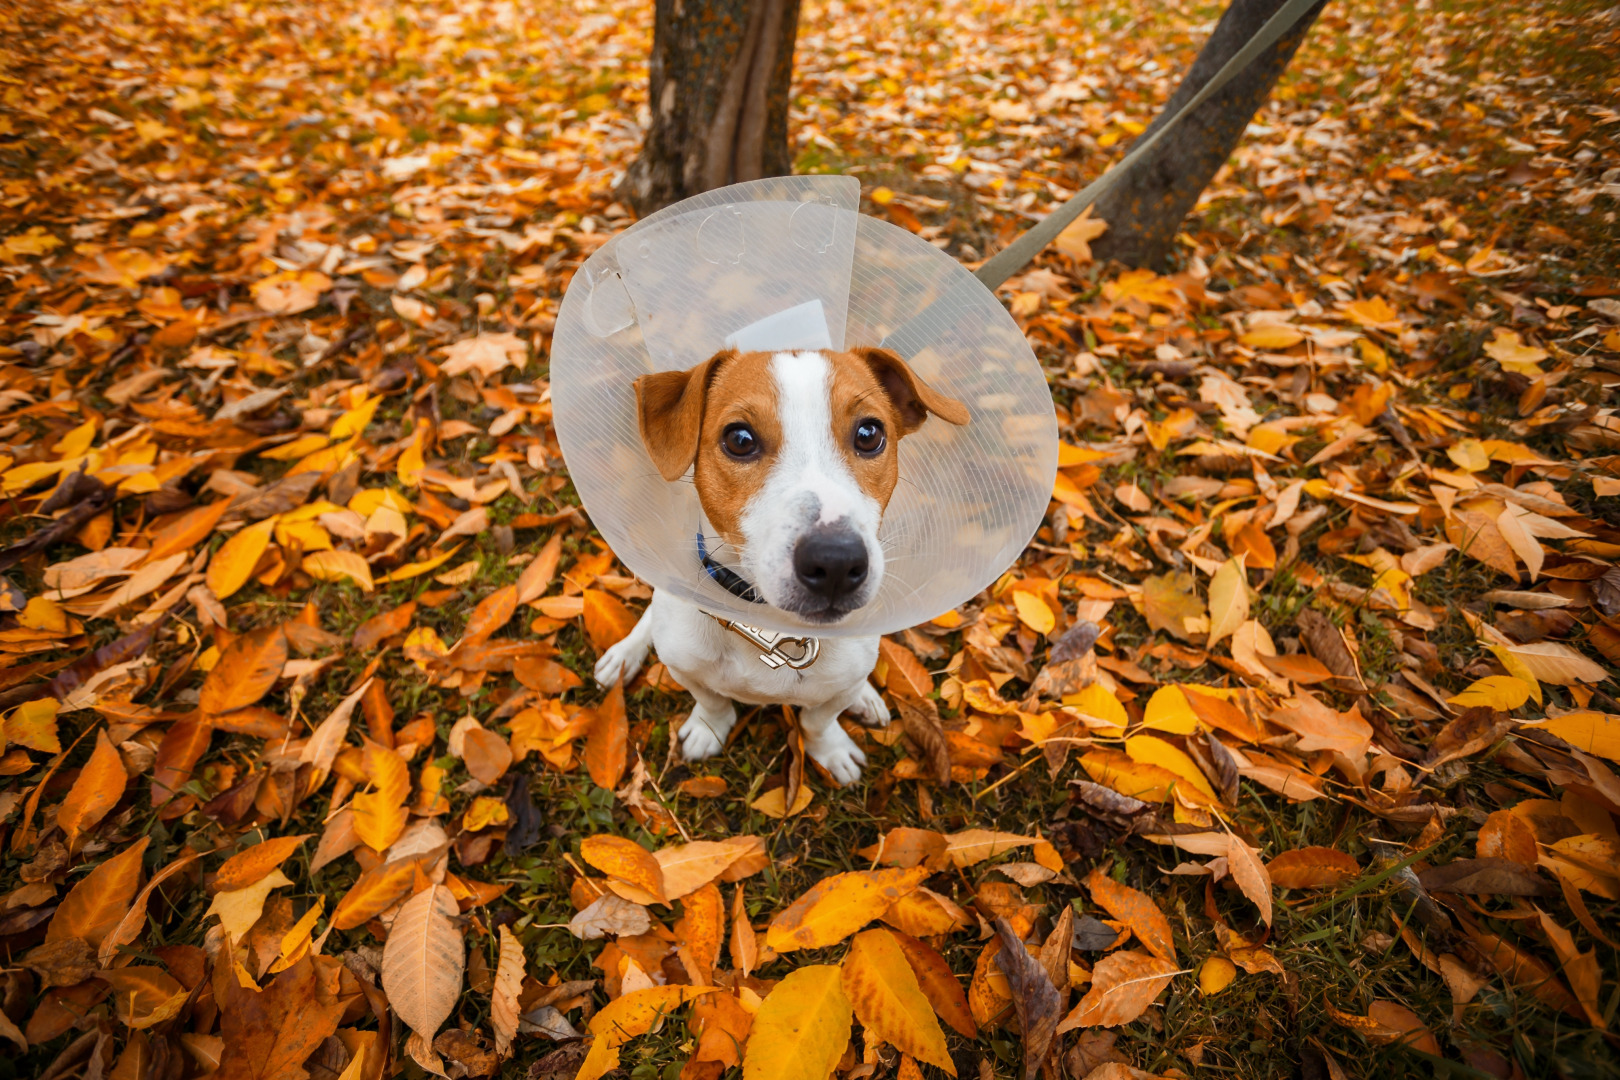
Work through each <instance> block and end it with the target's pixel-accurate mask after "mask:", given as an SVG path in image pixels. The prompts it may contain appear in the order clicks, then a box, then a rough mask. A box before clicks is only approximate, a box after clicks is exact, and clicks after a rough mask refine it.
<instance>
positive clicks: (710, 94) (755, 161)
mask: <svg viewBox="0 0 1620 1080" xmlns="http://www.w3.org/2000/svg"><path fill="white" fill-rule="evenodd" d="M798 26H799V0H657V2H656V5H655V14H654V21H653V48H652V57H651V60H650V61H649V64H648V67H649V69H650V74H651V86H650V87H649V94H648V105H649V107H650V108H651V111H652V126H651V127H650V128H649V129H648V131H647V140H646V143H645V144H644V145H643V146H642V149H641V156H640V157H638V158H636V160H635V162H634V163H632V164H631V166H630V169H629V171H628V172H627V173H626V174H625V178H624V180H623V182H622V183H621V184H620V185H619V188H618V194H619V197H620V198H622V199H625V200H626V201H628V202H629V203H630V204H631V205H632V206H634V207H635V208H636V212H637V213H638V214H640V215H642V216H643V217H645V216H646V215H647V214H650V213H652V212H653V211H654V210H657V209H659V208H661V207H664V206H668V205H669V204H670V203H672V202H677V201H679V200H680V199H684V198H686V197H687V196H689V195H696V194H698V193H699V192H703V191H708V190H709V189H711V188H717V187H723V186H724V185H726V184H735V183H739V182H741V181H744V180H758V179H760V178H761V177H765V176H782V175H784V174H786V173H788V172H791V171H792V166H793V162H792V158H791V157H790V155H789V154H788V141H787V113H788V86H789V83H790V82H791V81H792V78H793V41H794V37H795V36H796V35H797V33H798Z"/></svg>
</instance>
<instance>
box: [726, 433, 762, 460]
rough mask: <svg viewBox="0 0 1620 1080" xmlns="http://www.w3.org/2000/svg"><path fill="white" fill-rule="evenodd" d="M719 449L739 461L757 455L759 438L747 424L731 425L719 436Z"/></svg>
mask: <svg viewBox="0 0 1620 1080" xmlns="http://www.w3.org/2000/svg"><path fill="white" fill-rule="evenodd" d="M720 447H721V449H723V450H725V452H726V453H727V454H729V455H730V456H731V457H733V458H736V459H737V460H739V461H745V460H747V459H749V458H753V457H757V456H758V455H759V436H757V435H755V434H754V429H753V428H751V427H749V426H748V425H747V424H732V425H731V426H730V427H728V428H726V430H725V431H724V432H722V433H721V435H720Z"/></svg>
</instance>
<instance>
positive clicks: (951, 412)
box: [849, 348, 968, 436]
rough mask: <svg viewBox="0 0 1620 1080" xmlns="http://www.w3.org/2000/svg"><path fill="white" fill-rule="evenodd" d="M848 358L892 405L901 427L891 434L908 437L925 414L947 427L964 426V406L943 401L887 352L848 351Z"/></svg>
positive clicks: (909, 366) (869, 349)
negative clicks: (868, 370) (866, 371)
mask: <svg viewBox="0 0 1620 1080" xmlns="http://www.w3.org/2000/svg"><path fill="white" fill-rule="evenodd" d="M849 355H850V356H853V357H855V358H857V359H858V360H861V361H863V362H864V363H865V364H866V365H867V367H869V368H871V370H872V375H873V377H874V378H876V379H877V381H878V382H879V383H880V384H881V385H882V386H883V391H884V393H885V394H887V395H888V397H889V400H890V401H891V402H893V403H894V407H895V409H896V410H897V412H898V415H899V419H900V422H901V424H902V427H901V428H900V429H898V430H897V431H896V432H895V434H896V435H897V436H900V435H910V434H911V433H912V432H913V431H916V430H917V429H918V428H920V427H922V425H923V421H924V420H927V419H928V414H929V413H933V414H934V415H935V416H937V417H939V418H940V419H941V420H943V421H945V422H946V423H947V424H955V425H956V426H957V427H961V426H962V425H963V424H965V423H967V422H968V411H967V406H966V405H963V404H962V403H961V402H960V401H957V400H956V399H955V398H952V397H946V396H945V395H944V394H941V393H940V392H939V391H937V390H935V389H934V388H933V387H931V386H929V385H928V384H927V383H925V382H923V380H922V378H921V376H919V375H918V374H917V373H916V372H915V371H912V370H911V365H909V364H907V363H906V362H905V361H904V360H902V359H900V357H899V355H898V354H896V353H892V352H890V351H889V350H888V349H871V348H859V349H851V350H850V351H849Z"/></svg>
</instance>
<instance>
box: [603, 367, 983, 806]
mask: <svg viewBox="0 0 1620 1080" xmlns="http://www.w3.org/2000/svg"><path fill="white" fill-rule="evenodd" d="M635 392H636V407H637V416H638V422H639V426H640V430H641V438H642V442H643V443H644V444H645V445H646V448H647V453H648V455H649V456H650V457H651V458H652V461H653V464H654V465H656V466H657V468H658V471H659V474H660V475H662V476H663V478H664V479H665V480H666V481H669V482H671V483H675V482H678V481H681V480H682V479H683V478H684V477H685V476H686V474H687V473H688V471H690V472H691V480H692V483H693V484H694V485H696V488H697V494H698V499H699V502H700V503H701V504H702V507H703V511H704V515H705V516H706V517H707V519H708V521H709V523H710V524H711V525H712V526H713V527H714V529H715V531H716V532H717V533H718V534H719V536H720V539H721V540H723V541H724V543H725V544H726V545H727V546H728V547H729V549H730V557H731V559H732V561H733V562H734V564H735V566H736V569H735V570H729V571H728V570H724V569H721V568H720V567H719V566H718V564H716V563H712V562H710V561H709V557H708V555H707V553H706V552H703V538H702V537H701V536H700V537H699V538H698V551H695V552H694V555H693V559H694V563H697V562H698V561H699V559H700V558H701V559H702V560H703V563H704V565H705V566H707V567H710V570H709V572H710V573H711V575H713V576H715V577H716V579H717V580H720V581H721V582H722V584H726V585H727V587H728V588H730V589H731V591H733V592H736V593H738V594H739V595H743V596H745V598H754V597H758V598H761V599H763V600H764V601H765V602H768V603H770V604H773V605H775V606H776V607H778V608H780V609H781V610H783V611H787V612H792V613H793V614H795V615H797V616H798V617H799V618H801V619H803V620H804V621H806V622H809V623H812V624H821V625H826V626H834V625H837V624H838V623H839V622H840V621H841V620H843V619H844V618H846V617H848V616H849V614H850V613H851V612H854V611H856V610H858V609H860V608H861V607H862V606H864V605H865V604H868V603H870V602H871V600H872V598H873V597H874V596H876V595H877V593H878V589H879V587H880V586H881V584H882V581H883V566H884V555H885V553H884V550H883V546H882V544H881V543H880V542H879V540H878V527H879V525H880V524H881V523H882V519H883V511H884V509H885V508H886V507H887V506H888V503H889V498H890V496H891V495H892V494H893V493H894V486H895V484H896V483H897V482H898V480H899V474H900V469H899V458H898V454H897V449H898V447H897V444H898V442H899V440H901V439H902V438H904V437H905V436H907V435H909V434H911V433H912V432H914V431H916V430H917V429H918V428H920V427H921V426H922V425H923V424H924V423H925V422H926V421H927V420H928V418H929V417H930V416H935V417H938V418H939V419H940V420H942V421H944V422H946V423H950V424H955V425H962V424H966V423H967V422H968V410H967V408H966V407H965V406H964V405H963V404H962V403H961V402H960V401H957V400H955V399H954V398H950V397H947V396H945V395H944V394H941V393H939V392H938V391H936V390H934V389H933V388H931V387H929V386H928V385H927V384H926V383H925V382H924V381H923V380H922V379H921V378H919V377H918V376H917V374H916V373H915V372H913V371H912V370H911V368H910V366H909V365H907V364H906V362H905V361H904V360H902V359H901V358H900V357H899V356H898V355H896V354H895V353H893V352H890V351H888V350H886V349H877V348H857V349H851V350H849V351H847V352H833V351H828V350H807V351H800V350H789V351H780V352H737V351H735V350H729V349H728V350H725V351H722V352H719V353H716V354H715V355H714V356H712V357H710V358H709V359H708V360H705V361H703V362H702V363H701V364H698V365H696V366H695V367H692V368H689V369H688V370H686V371H668V372H660V373H658V374H655V375H643V376H642V377H640V378H639V379H637V380H636V382H635ZM670 542H671V543H690V542H691V541H688V540H685V539H684V538H681V537H671V538H670ZM699 552H703V553H702V554H701V555H700V554H699ZM649 647H651V648H655V649H657V650H658V657H659V659H660V660H662V661H663V663H664V666H665V667H667V668H668V669H669V670H670V672H671V673H672V674H673V675H674V676H675V678H676V679H678V680H679V681H680V683H681V685H682V686H685V687H686V688H687V689H688V690H689V691H690V692H691V694H692V697H693V699H694V702H695V707H694V708H693V709H692V713H691V715H690V716H689V717H688V718H687V720H686V722H685V723H684V724H683V725H682V726H681V729H680V733H679V739H680V747H681V753H682V756H683V757H684V758H685V759H686V760H687V761H696V760H699V759H701V758H706V757H711V756H713V755H714V754H718V753H719V752H720V751H721V750H722V749H723V748H724V746H725V744H726V738H727V736H728V735H729V734H730V733H731V729H732V726H733V725H734V724H735V723H736V722H737V712H736V708H735V706H734V704H733V703H734V702H739V701H740V702H744V703H746V704H750V705H767V704H785V705H793V706H796V707H797V708H798V709H799V727H800V730H801V732H802V733H803V736H804V746H805V750H806V751H807V752H808V753H809V755H810V756H811V757H812V758H813V759H815V761H817V762H818V763H819V764H820V765H821V766H822V767H823V768H824V769H826V770H827V772H828V773H829V774H830V775H831V776H832V778H833V780H834V781H836V782H837V783H838V784H840V785H848V784H853V783H855V782H856V781H857V780H858V779H860V775H861V769H862V767H863V766H864V765H865V764H866V755H865V754H864V753H862V751H861V749H860V747H858V746H856V745H855V742H854V740H852V739H851V738H850V737H849V736H848V735H847V734H846V733H845V732H844V730H843V728H841V727H839V725H838V717H839V715H840V714H841V713H843V712H845V711H848V712H850V713H852V714H853V715H854V716H855V717H856V718H857V719H858V720H859V721H860V722H862V723H864V724H866V725H868V726H874V727H880V726H883V725H885V724H887V723H888V722H889V709H888V706H887V704H886V703H885V702H884V700H883V696H882V695H881V694H880V693H879V692H878V690H877V689H876V688H875V687H874V686H872V684H871V683H869V682H868V681H867V676H868V675H869V674H870V673H871V671H872V669H873V668H874V667H875V666H876V665H877V655H878V639H877V637H875V636H874V637H830V638H822V639H819V641H818V647H819V655H817V657H816V659H815V660H814V662H813V663H812V664H811V665H810V666H808V667H804V668H803V669H796V668H794V667H790V666H781V667H770V666H767V665H766V664H765V663H762V662H761V659H760V653H761V650H760V648H759V646H757V645H755V644H753V643H751V642H749V641H748V640H746V639H745V638H744V637H742V636H739V635H738V634H737V633H733V632H732V631H731V630H729V629H728V628H727V627H726V626H725V625H724V624H722V623H721V622H720V621H718V619H717V618H716V617H715V616H712V615H710V614H708V613H707V612H705V611H703V610H702V609H701V608H699V607H697V606H696V605H694V604H691V603H688V602H686V601H684V600H681V599H679V598H677V597H674V596H670V595H669V594H668V593H666V592H663V591H655V592H654V593H653V597H652V601H651V602H650V603H649V604H648V606H647V611H646V613H645V614H644V615H643V616H642V617H641V620H640V621H639V622H638V623H637V624H636V626H635V628H634V629H633V630H632V631H631V632H630V634H629V635H628V636H627V637H625V638H624V639H623V640H622V641H620V642H619V643H618V644H616V645H614V646H612V647H611V648H609V649H608V650H607V651H606V652H604V653H603V654H602V656H601V658H600V659H599V660H598V661H597V664H596V670H595V675H596V680H597V682H598V683H599V684H601V685H604V686H611V685H613V684H614V683H615V682H616V681H618V680H619V679H625V680H629V679H630V678H632V677H634V675H635V674H636V672H637V671H639V670H640V668H641V665H642V664H643V663H644V662H645V660H646V657H647V650H648V648H649Z"/></svg>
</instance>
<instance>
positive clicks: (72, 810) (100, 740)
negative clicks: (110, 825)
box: [56, 731, 129, 851]
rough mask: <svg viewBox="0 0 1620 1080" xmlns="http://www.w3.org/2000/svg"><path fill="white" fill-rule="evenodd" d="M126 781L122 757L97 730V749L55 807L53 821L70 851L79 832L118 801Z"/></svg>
mask: <svg viewBox="0 0 1620 1080" xmlns="http://www.w3.org/2000/svg"><path fill="white" fill-rule="evenodd" d="M128 783H129V774H128V773H126V772H125V771H124V759H123V758H122V757H120V756H119V754H118V750H117V748H116V747H114V746H113V744H112V743H111V742H110V741H109V740H108V738H107V733H106V731H98V732H96V749H95V752H94V753H92V754H91V755H90V760H89V761H87V762H85V765H84V768H83V769H82V770H80V772H79V778H78V779H77V780H75V781H73V787H72V788H71V789H70V790H69V791H68V793H67V798H66V799H64V800H63V801H62V806H61V809H60V810H58V811H57V814H56V823H57V824H58V825H60V826H61V827H62V832H63V833H64V834H66V836H67V842H68V850H69V851H72V850H73V848H74V847H75V846H76V844H77V841H78V839H79V834H80V833H82V832H84V831H85V830H86V829H93V828H95V827H96V825H97V824H99V823H100V822H101V819H102V818H104V817H106V816H107V812H108V811H110V810H111V809H112V808H113V807H114V806H116V805H117V804H118V800H119V799H120V798H122V797H123V795H124V787H125V786H126V785H127V784H128Z"/></svg>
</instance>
